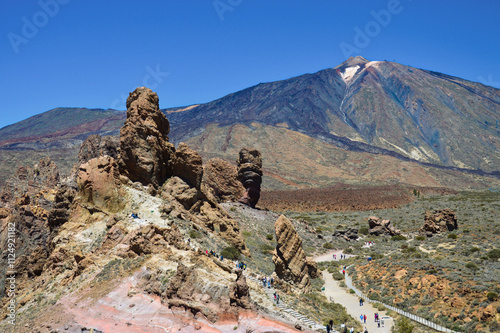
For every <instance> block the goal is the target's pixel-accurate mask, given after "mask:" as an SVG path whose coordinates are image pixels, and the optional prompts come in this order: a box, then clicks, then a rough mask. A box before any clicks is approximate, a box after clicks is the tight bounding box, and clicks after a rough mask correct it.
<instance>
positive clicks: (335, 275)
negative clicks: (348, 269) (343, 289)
mask: <svg viewBox="0 0 500 333" xmlns="http://www.w3.org/2000/svg"><path fill="white" fill-rule="evenodd" d="M332 277H333V278H334V279H335V280H337V281H342V280H344V278H345V276H344V274H342V273H340V272H339V271H337V270H335V271H334V272H333V273H332Z"/></svg>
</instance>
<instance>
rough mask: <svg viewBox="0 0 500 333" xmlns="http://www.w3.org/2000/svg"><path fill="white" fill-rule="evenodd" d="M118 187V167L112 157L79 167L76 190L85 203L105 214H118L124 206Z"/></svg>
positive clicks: (105, 157)
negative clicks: (77, 189) (105, 212)
mask: <svg viewBox="0 0 500 333" xmlns="http://www.w3.org/2000/svg"><path fill="white" fill-rule="evenodd" d="M120 186H121V184H120V174H119V172H118V165H117V164H116V161H115V159H114V158H113V157H110V156H108V155H106V156H101V157H97V158H92V159H91V160H89V161H88V162H86V163H84V164H81V165H80V167H79V172H78V188H79V194H80V198H81V200H82V201H83V202H85V203H89V204H91V205H93V206H95V207H98V208H99V209H101V210H104V211H107V212H112V213H114V212H118V211H120V210H122V209H123V208H124V206H125V205H124V202H123V196H124V191H123V190H122V189H121V187H120Z"/></svg>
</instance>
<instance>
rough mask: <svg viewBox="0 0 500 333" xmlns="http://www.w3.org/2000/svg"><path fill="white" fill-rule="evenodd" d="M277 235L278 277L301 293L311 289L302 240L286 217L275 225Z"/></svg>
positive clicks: (276, 259)
mask: <svg viewBox="0 0 500 333" xmlns="http://www.w3.org/2000/svg"><path fill="white" fill-rule="evenodd" d="M274 229H275V233H276V242H277V245H276V249H275V251H274V254H273V262H274V266H275V272H276V275H277V276H278V277H279V278H280V279H282V280H284V281H285V282H288V283H291V284H293V285H294V286H295V288H296V289H297V290H298V291H300V292H307V291H309V290H310V289H311V278H310V277H309V267H308V265H307V259H306V255H305V252H304V249H303V248H302V239H301V238H300V236H299V234H298V233H297V231H296V230H295V228H294V227H293V225H292V222H290V220H289V219H287V218H286V217H285V216H283V215H281V216H280V217H279V218H278V220H276V223H275V224H274Z"/></svg>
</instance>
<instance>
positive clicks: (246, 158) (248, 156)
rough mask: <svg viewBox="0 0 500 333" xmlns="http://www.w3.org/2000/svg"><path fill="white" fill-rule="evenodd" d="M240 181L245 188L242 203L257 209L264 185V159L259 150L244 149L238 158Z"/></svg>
mask: <svg viewBox="0 0 500 333" xmlns="http://www.w3.org/2000/svg"><path fill="white" fill-rule="evenodd" d="M238 179H239V181H240V182H241V183H242V184H243V187H244V188H245V190H246V191H245V193H244V195H243V196H242V197H241V198H240V199H239V201H240V202H241V203H244V204H245V205H248V206H250V207H252V208H255V206H256V205H257V202H258V201H259V199H260V186H261V184H262V157H261V154H260V152H259V151H258V150H256V149H248V148H243V149H241V150H240V153H239V157H238Z"/></svg>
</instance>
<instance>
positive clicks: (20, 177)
mask: <svg viewBox="0 0 500 333" xmlns="http://www.w3.org/2000/svg"><path fill="white" fill-rule="evenodd" d="M59 180H60V175H59V169H58V167H57V165H56V164H55V163H54V162H53V161H52V160H51V159H50V158H49V157H44V158H42V159H40V160H39V161H38V163H36V164H35V165H34V166H33V167H30V166H19V167H18V168H17V170H16V172H15V173H14V174H13V175H12V176H11V177H10V178H9V179H8V180H7V181H6V183H5V188H4V189H3V191H2V192H3V193H2V197H5V198H6V199H7V201H8V200H9V198H15V197H19V196H21V195H23V194H27V195H29V196H33V195H34V194H36V193H38V192H39V191H40V190H42V189H47V188H54V187H56V186H57V184H58V183H59ZM2 201H4V200H2Z"/></svg>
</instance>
